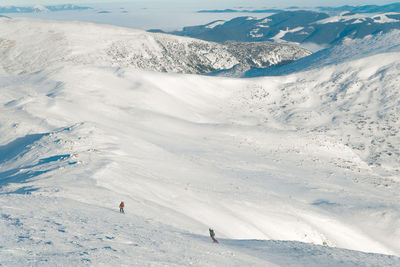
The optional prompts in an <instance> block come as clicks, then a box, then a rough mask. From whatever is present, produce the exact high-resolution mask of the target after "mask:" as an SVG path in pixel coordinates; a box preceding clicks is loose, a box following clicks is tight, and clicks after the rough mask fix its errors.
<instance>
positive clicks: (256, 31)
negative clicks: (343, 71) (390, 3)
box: [150, 7, 400, 46]
mask: <svg viewBox="0 0 400 267" xmlns="http://www.w3.org/2000/svg"><path fill="white" fill-rule="evenodd" d="M381 8H383V7H381ZM369 10H372V8H370V9H369ZM393 29H400V13H394V12H391V13H380V14H358V13H353V12H350V11H345V12H342V13H340V14H338V15H333V16H330V15H329V14H327V13H323V12H315V11H308V10H298V11H285V12H279V13H276V14H273V15H271V16H269V17H266V18H262V19H258V18H254V17H248V16H247V17H237V18H234V19H232V20H229V21H222V20H217V21H213V22H210V23H207V24H204V25H199V26H190V27H184V28H183V30H181V31H174V32H170V33H172V34H175V35H181V36H190V37H194V38H198V39H202V40H207V41H214V42H227V41H236V42H260V41H271V42H280V43H297V44H306V43H313V44H318V45H323V46H329V45H332V44H336V43H338V42H341V41H342V40H343V39H346V38H350V39H358V38H363V37H365V36H368V35H374V34H377V33H387V32H389V31H391V30H393ZM150 31H157V30H150Z"/></svg>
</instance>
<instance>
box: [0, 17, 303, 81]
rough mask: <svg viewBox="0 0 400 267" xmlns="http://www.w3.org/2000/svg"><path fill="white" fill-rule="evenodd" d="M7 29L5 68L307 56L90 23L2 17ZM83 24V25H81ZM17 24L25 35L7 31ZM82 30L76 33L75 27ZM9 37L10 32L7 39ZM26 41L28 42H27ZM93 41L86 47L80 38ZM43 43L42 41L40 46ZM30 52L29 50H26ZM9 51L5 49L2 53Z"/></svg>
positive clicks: (216, 65) (199, 64)
mask: <svg viewBox="0 0 400 267" xmlns="http://www.w3.org/2000/svg"><path fill="white" fill-rule="evenodd" d="M2 23H4V24H7V25H8V26H9V27H8V29H10V30H8V31H5V32H4V31H3V32H2V33H0V59H1V60H0V66H3V69H4V71H6V72H34V71H38V70H40V69H42V68H43V67H47V66H49V65H53V64H60V63H62V62H76V63H84V64H95V65H103V66H121V67H122V66H123V67H128V66H130V67H135V68H138V69H143V70H153V71H161V72H177V73H198V74H204V73H209V72H215V71H221V70H226V69H230V68H232V67H234V66H241V68H242V69H245V70H247V69H250V68H253V67H267V66H270V65H276V64H284V63H287V62H291V61H293V60H297V59H299V58H301V57H304V56H308V55H309V54H310V52H308V51H307V50H305V49H302V48H298V47H294V46H289V45H280V44H273V43H226V44H218V43H212V42H206V41H202V40H197V39H192V38H186V37H177V36H172V35H167V34H159V33H148V32H145V31H140V30H134V29H129V28H119V27H113V26H99V25H95V24H90V23H83V22H81V23H76V24H70V25H68V26H67V27H59V26H60V25H63V24H65V23H63V22H53V23H52V26H50V28H51V29H49V26H48V22H44V21H36V22H35V23H30V22H29V20H26V19H5V18H3V19H2ZM82 26H84V27H82ZM14 29H17V30H19V31H24V34H23V35H11V34H12V31H14ZM80 31H85V33H84V34H81V35H77V34H76V32H80ZM10 36H13V37H12V38H10ZM27 42H30V46H26V43H27ZM85 42H86V43H93V44H95V45H93V46H90V47H87V46H84V45H82V44H83V43H85ZM43 44H45V45H43ZM28 47H29V50H30V51H34V53H33V54H32V53H27V51H26V49H28ZM6 52H7V53H6Z"/></svg>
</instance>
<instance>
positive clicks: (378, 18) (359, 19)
mask: <svg viewBox="0 0 400 267" xmlns="http://www.w3.org/2000/svg"><path fill="white" fill-rule="evenodd" d="M393 14H398V13H394V12H389V13H383V14H378V15H377V14H373V13H372V14H358V13H355V14H349V12H348V11H346V12H343V13H340V14H339V15H337V16H331V17H329V18H326V19H322V20H319V21H317V22H316V23H318V24H325V23H335V22H345V21H350V20H354V22H353V24H357V23H363V22H365V21H366V19H372V20H373V21H374V23H392V22H399V20H397V19H393V18H389V17H387V15H393Z"/></svg>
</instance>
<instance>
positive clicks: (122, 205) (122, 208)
mask: <svg viewBox="0 0 400 267" xmlns="http://www.w3.org/2000/svg"><path fill="white" fill-rule="evenodd" d="M124 206H125V204H124V202H123V201H121V203H120V204H119V212H120V213H125V212H124Z"/></svg>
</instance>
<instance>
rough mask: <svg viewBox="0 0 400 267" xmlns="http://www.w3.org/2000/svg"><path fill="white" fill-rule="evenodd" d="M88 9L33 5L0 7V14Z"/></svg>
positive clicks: (73, 6)
mask: <svg viewBox="0 0 400 267" xmlns="http://www.w3.org/2000/svg"><path fill="white" fill-rule="evenodd" d="M86 9H90V7H84V6H77V5H73V4H64V5H52V6H43V5H34V6H4V5H3V6H0V13H39V12H51V11H66V10H86Z"/></svg>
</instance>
